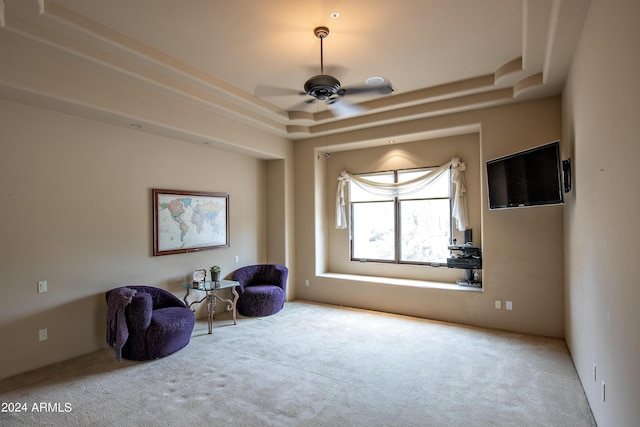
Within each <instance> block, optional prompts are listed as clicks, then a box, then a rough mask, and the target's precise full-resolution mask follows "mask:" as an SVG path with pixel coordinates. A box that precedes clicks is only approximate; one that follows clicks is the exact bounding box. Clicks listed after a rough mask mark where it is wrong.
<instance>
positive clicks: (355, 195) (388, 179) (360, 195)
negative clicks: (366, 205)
mask: <svg viewBox="0 0 640 427" xmlns="http://www.w3.org/2000/svg"><path fill="white" fill-rule="evenodd" d="M358 176H360V177H362V178H364V179H368V180H369V181H373V182H384V183H392V182H393V179H394V178H393V173H392V172H385V173H376V174H362V175H358ZM391 199H392V198H391V197H389V196H376V195H375V194H371V193H369V192H368V191H365V190H363V189H362V188H360V186H359V185H358V184H356V183H354V182H352V181H349V201H350V202H374V201H378V200H391Z"/></svg>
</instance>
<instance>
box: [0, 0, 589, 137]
mask: <svg viewBox="0 0 640 427" xmlns="http://www.w3.org/2000/svg"><path fill="white" fill-rule="evenodd" d="M106 3H108V4H99V5H98V4H96V5H87V4H86V3H83V2H81V1H80V0H57V1H53V0H28V1H25V0H0V37H1V36H2V33H11V34H13V35H14V37H18V38H24V39H28V40H30V41H32V42H34V43H38V44H41V45H43V46H47V47H49V48H53V49H56V50H57V51H59V52H62V53H64V54H65V55H68V56H70V57H73V58H76V59H79V60H82V61H85V62H86V63H88V64H90V65H91V66H92V67H96V68H98V69H100V70H102V72H104V73H105V74H106V75H107V76H110V78H112V79H130V80H131V81H135V82H136V84H139V85H141V86H143V87H146V88H147V89H148V90H152V91H158V92H161V93H163V94H165V95H167V96H168V97H169V98H173V99H175V100H177V101H178V102H189V103H191V104H194V105H199V106H200V108H203V109H204V110H207V111H211V112H216V113H218V114H223V115H225V116H227V117H232V118H233V119H234V120H237V121H239V122H241V123H244V124H247V125H249V126H252V127H255V128H257V129H261V130H263V131H266V132H269V133H272V134H273V135H276V136H279V137H284V138H287V139H293V140H296V139H306V138H312V137H313V136H314V135H317V134H318V133H320V132H329V133H334V134H335V133H344V132H351V131H355V130H358V129H362V128H366V127H372V126H384V125H390V124H396V123H402V122H406V121H410V120H416V119H419V118H427V117H434V116H438V115H444V114H450V113H452V112H459V111H467V110H469V109H474V108H479V107H484V106H491V105H502V104H505V103H510V102H518V101H521V100H528V99H535V98H542V97H547V96H552V95H557V94H558V93H559V88H561V87H562V84H563V81H564V78H565V77H566V72H567V70H568V67H569V65H570V62H571V56H572V54H573V49H574V48H575V45H574V44H575V42H577V39H578V37H579V31H580V29H581V26H582V21H583V20H584V17H585V16H586V10H587V9H588V4H589V2H588V0H585V1H580V0H540V1H530V0H522V1H520V2H518V1H516V2H513V1H512V0H509V1H505V0H491V1H490V2H488V3H486V4H485V5H478V3H481V2H471V1H468V0H467V1H461V4H464V5H465V6H466V7H467V8H472V9H471V10H468V11H466V12H467V13H469V14H473V13H476V14H477V15H478V16H480V17H484V18H485V19H487V21H488V22H491V20H492V19H494V20H495V18H491V13H493V14H495V15H500V14H504V17H505V20H504V22H503V21H501V20H495V22H500V23H501V25H504V28H505V30H504V34H505V35H509V34H510V35H512V36H513V35H515V34H518V33H519V36H520V38H521V43H520V48H519V49H517V48H516V49H514V43H513V40H506V39H505V40H504V45H503V44H502V43H500V44H499V45H496V46H492V47H491V48H489V49H488V50H487V52H488V53H487V55H486V56H487V61H486V62H487V63H488V62H489V61H490V59H489V58H490V57H491V55H492V54H493V57H494V58H497V57H499V55H495V52H498V53H503V52H504V53H506V54H507V55H509V56H506V55H505V54H504V53H503V56H502V57H503V60H502V61H500V62H498V63H495V62H496V61H495V59H494V60H493V61H494V65H493V71H492V72H489V73H484V74H478V75H475V76H473V75H471V76H468V77H466V78H463V79H457V80H454V81H443V82H441V83H439V84H431V85H430V84H427V85H426V86H424V87H420V86H418V87H405V86H406V85H405V83H407V82H408V80H407V82H405V81H403V80H393V79H392V83H393V84H394V86H396V89H397V91H396V93H394V94H392V95H388V96H380V97H377V98H371V99H364V100H363V101H361V102H359V103H358V105H360V106H362V107H364V108H365V109H366V111H365V112H364V113H363V114H361V115H358V116H355V117H350V118H346V119H345V118H342V119H341V118H339V117H334V116H333V115H332V114H331V112H330V111H329V110H328V109H327V108H326V106H325V105H317V106H315V111H309V110H310V109H314V107H310V108H309V109H305V110H300V109H298V108H293V109H289V108H288V107H286V104H284V103H278V102H276V100H274V99H271V98H269V97H263V98H261V97H258V96H256V95H254V94H253V93H252V90H251V85H253V87H256V86H257V85H259V84H261V83H268V82H269V81H266V82H265V81H261V79H262V78H265V77H263V76H267V77H266V78H268V76H271V75H274V73H284V72H286V71H282V69H281V67H279V66H278V64H277V63H275V62H276V61H274V63H264V64H263V67H262V69H256V70H242V74H243V75H244V74H247V79H248V80H247V81H248V83H247V85H246V86H243V85H240V84H234V83H231V82H230V80H233V78H234V77H235V76H232V75H226V78H225V75H224V73H221V74H220V75H218V74H217V73H216V70H215V69H212V68H207V67H205V66H203V65H202V64H204V63H206V61H205V60H203V61H202V63H196V61H191V62H190V61H189V60H186V59H185V58H186V57H187V55H185V56H184V57H179V56H180V55H179V54H176V51H175V50H173V51H172V49H171V48H170V47H171V40H169V39H168V38H169V37H170V35H167V36H166V37H164V38H163V37H161V36H160V35H159V34H154V37H151V38H150V39H149V40H142V38H136V37H135V36H133V35H131V34H134V33H135V31H133V30H135V29H136V28H138V29H139V27H135V26H133V27H132V26H131V25H134V24H135V20H134V19H131V23H128V24H126V23H121V22H120V21H115V20H113V19H108V17H106V16H105V17H104V18H103V14H101V13H100V12H101V11H102V8H107V9H108V8H110V7H120V6H122V5H136V6H138V5H139V3H140V2H139V1H138V2H137V1H135V0H133V1H131V2H130V3H127V2H125V1H124V0H122V1H120V0H118V1H113V2H106ZM241 3H243V2H242V1H240V2H238V7H240V6H241ZM316 3H318V4H319V2H316V1H313V0H311V1H310V3H309V5H308V7H310V8H311V7H314V6H313V5H315V6H318V4H316ZM361 3H362V0H354V2H353V5H350V6H348V7H353V8H354V10H355V8H357V7H360V8H361V7H362V5H363V4H364V3H362V4H361ZM163 4H164V5H166V2H159V3H158V7H154V8H149V9H147V10H146V12H147V13H148V20H147V21H146V22H148V23H151V22H156V21H153V18H154V17H156V18H158V19H160V18H162V19H163V20H159V21H157V22H170V23H171V24H172V25H176V26H179V25H182V21H180V20H179V18H178V17H171V16H168V15H163V13H165V12H163V10H164V9H163V8H162V7H161V6H162V5H163ZM408 4H410V5H411V7H412V8H415V9H416V10H418V9H419V10H426V11H428V12H430V13H432V14H435V12H434V11H437V6H440V7H443V8H444V7H448V5H446V2H442V1H437V0H411V1H409V2H408ZM449 4H450V3H449ZM293 5H294V2H293V0H276V1H275V2H274V3H273V4H272V5H271V6H272V7H275V8H278V6H281V7H282V8H284V7H285V6H287V7H293ZM445 5H446V6H445ZM491 5H494V6H495V5H499V6H501V7H503V8H504V10H502V9H499V8H497V7H496V10H492V11H487V10H486V9H487V8H489V7H491ZM92 7H94V8H95V10H94V9H92ZM185 7H187V6H186V5H185ZM193 7H194V8H196V6H195V5H194V6H193ZM198 7H204V6H198ZM262 7H263V6H262V5H261V6H259V8H262ZM345 7H347V6H345ZM75 8H77V10H76V9H75ZM224 8H225V10H226V11H227V12H229V13H234V9H233V6H232V5H225V6H224ZM107 9H105V10H107ZM134 9H135V8H133V9H132V10H134ZM507 9H508V10H507ZM260 10H262V9H260ZM349 10H351V9H349ZM447 10H448V9H447ZM358 11H362V10H361V9H358ZM126 12H128V10H126V8H125V10H123V12H122V13H126ZM183 12H184V11H183ZM235 12H237V13H239V11H235ZM258 12H259V11H256V15H257V16H256V17H251V16H249V17H247V18H246V19H247V20H248V21H249V22H256V21H259V19H261V18H260V17H259V16H258V15H259V14H258ZM193 13H198V10H196V9H194V10H193ZM362 13H364V11H362ZM366 13H367V16H368V14H371V16H372V17H377V16H376V15H375V14H374V12H371V11H369V10H367V11H366ZM390 13H391V12H390ZM393 13H398V14H399V13H400V12H393ZM457 13H461V12H460V11H458V12H457ZM90 15H93V16H90ZM111 15H113V16H118V14H117V13H115V12H114V13H113V14H111ZM250 15H251V14H250ZM346 15H347V18H345V20H347V19H348V16H349V15H348V14H346ZM461 15H462V13H461ZM465 16H466V14H465ZM571 16H575V17H576V18H575V20H577V21H580V22H577V23H576V22H573V21H571V19H572V18H571ZM266 18H271V16H269V17H266ZM372 19H373V18H372ZM429 19H430V16H429V14H428V15H425V20H426V21H425V27H426V26H428V25H429V24H430V23H433V25H437V22H434V21H429ZM465 19H466V18H465ZM121 21H125V19H122V20H121ZM196 21H197V22H200V20H198V19H194V24H193V25H194V26H196V25H198V24H197V23H196ZM346 22H351V21H346ZM363 22H366V21H363ZM469 22H472V21H469ZM116 23H117V24H119V25H120V24H121V25H120V28H116V25H115V24H116ZM351 23H353V22H351ZM128 25H129V26H128ZM145 25H148V24H145ZM221 25H222V24H221ZM264 25H265V26H266V25H267V23H265V24H264ZM336 25H337V24H336ZM345 25H346V24H345ZM358 25H359V26H360V27H359V28H357V29H358V30H359V33H358V34H359V35H360V39H362V40H360V39H358V41H357V43H360V45H363V42H364V41H366V40H367V39H368V37H367V31H376V28H375V27H373V26H371V28H365V27H366V24H358ZM236 26H238V24H235V25H234V24H228V25H226V26H225V27H224V28H221V31H222V32H223V34H222V36H223V37H225V38H228V39H229V43H230V44H232V45H233V44H234V43H241V42H240V41H238V42H234V41H233V40H234V39H242V37H241V36H240V35H241V34H242V30H241V29H238V30H237V32H236V31H235V30H234V27H236ZM438 27H439V28H440V27H442V26H438ZM251 28H252V27H251ZM265 28H266V29H265V30H264V32H265V33H267V34H268V35H271V34H277V36H278V37H280V36H281V35H282V34H278V30H279V28H281V29H282V33H283V34H284V33H286V32H287V31H289V30H288V29H287V28H286V27H283V26H280V27H279V26H277V25H274V26H273V28H268V27H265ZM442 28H444V27H442ZM178 29H181V28H178ZM339 29H340V27H339ZM355 29H356V28H355V27H354V28H353V29H351V31H352V33H353V34H355V33H356V31H355ZM518 29H519V31H518ZM151 30H152V29H149V31H151ZM182 30H184V31H187V28H183V29H182ZM341 30H342V31H341V32H340V31H337V33H338V34H336V35H334V34H332V36H331V37H335V38H338V37H342V39H338V40H340V42H339V41H336V42H335V43H334V44H333V45H331V48H332V49H334V50H336V51H339V52H338V53H342V52H341V51H340V48H341V46H340V44H341V42H342V41H344V40H346V41H349V42H351V41H352V39H355V38H356V35H352V33H349V32H348V31H347V30H345V29H341ZM458 30H459V32H461V35H460V39H461V40H464V36H465V35H466V33H465V31H466V29H465V28H464V26H460V28H459V29H458ZM489 30H491V29H487V31H489ZM158 31H162V28H158ZM195 31H205V29H203V28H196V29H194V32H195ZM225 31H226V32H228V34H227V33H225ZM247 31H249V30H247ZM251 31H256V30H253V29H251ZM428 31H429V29H428V28H424V29H423V28H416V33H417V34H415V35H414V38H415V37H428V36H427V34H429V33H428ZM142 32H143V33H144V31H142ZM309 32H310V30H309ZM423 32H424V34H423ZM298 33H300V31H299V30H298V29H296V42H298V40H297V38H299V37H301V36H298V35H297V34H298ZM405 33H406V32H403V31H401V30H400V29H396V30H394V29H391V28H387V31H386V37H385V38H384V39H383V40H384V41H386V40H390V41H392V42H393V43H396V45H398V46H402V45H403V43H404V44H406V45H407V46H415V43H414V42H411V43H409V39H406V38H405V39H402V37H406V35H405ZM274 37H275V36H274ZM302 37H304V36H302ZM468 37H472V38H473V37H479V35H478V34H475V35H474V34H471V33H469V35H468ZM308 38H309V40H307V39H306V38H305V39H304V40H302V41H300V43H304V44H305V46H306V47H307V50H314V49H315V45H314V44H313V43H314V42H315V40H312V35H309V37H308ZM371 39H373V38H372V37H371ZM265 40H266V41H264V42H263V43H262V44H261V45H267V44H268V43H271V41H270V40H268V38H266V37H265ZM425 41H429V42H431V39H427V38H425ZM256 43H257V42H256ZM451 43H454V41H451ZM346 44H347V43H345V45H346ZM428 44H429V45H432V44H433V43H428ZM418 46H419V44H418ZM453 46H454V45H452V48H451V49H454V48H453ZM515 46H517V45H515ZM230 47H231V46H230ZM245 48H247V46H245V45H240V44H237V45H235V49H236V50H237V51H238V52H239V54H242V52H245V50H246V49H245ZM412 48H413V47H412ZM325 49H330V46H326V47H325ZM425 49H427V46H426V45H425ZM432 49H435V48H432ZM451 49H450V50H449V51H450V52H451V51H453V52H455V50H451ZM232 50H233V49H232ZM291 50H292V51H295V49H294V48H293V45H292V48H291ZM435 51H436V50H434V52H435ZM494 51H495V52H494ZM202 52H203V54H210V51H209V50H203V51H202ZM437 52H447V50H446V49H445V50H441V51H437ZM277 53H278V54H279V57H282V58H284V57H285V56H287V54H286V51H282V52H281V51H277ZM381 53H382V54H383V55H386V56H388V58H389V61H394V60H396V59H394V58H395V57H394V56H393V55H396V53H394V52H390V53H388V54H387V53H386V51H382V52H381ZM416 53H417V52H416ZM291 56H295V55H293V54H292V55H291ZM413 56H414V57H416V55H415V54H414V55H413ZM567 56H568V57H567ZM287 57H288V56H287ZM349 58H350V61H351V64H350V67H353V68H364V67H365V65H363V63H364V62H366V61H364V62H363V59H362V58H360V56H359V55H357V54H356V55H351V56H349ZM398 58H399V59H397V60H396V61H397V62H398V63H399V64H398V65H397V67H405V68H406V67H412V66H413V65H412V64H411V63H410V62H406V61H404V62H403V61H402V57H400V56H398ZM227 59H232V58H231V57H227ZM245 59H247V58H245ZM365 59H368V58H365ZM456 60H457V59H456ZM292 61H296V60H295V59H292ZM230 62H233V61H232V60H231V61H230ZM300 62H302V60H300ZM454 62H455V61H454ZM448 66H450V65H448V63H446V62H442V61H441V62H437V63H433V65H432V67H433V69H434V70H436V69H437V70H438V72H439V73H441V74H446V73H445V72H444V71H445V70H446V67H448ZM451 66H452V65H451ZM440 68H442V70H440ZM470 68H473V67H471V66H470ZM272 70H273V71H272ZM276 70H277V71H276ZM429 71H430V70H429V69H428V68H427V69H426V70H425V71H424V72H422V71H420V70H416V71H413V73H414V74H418V76H417V77H419V73H427V74H428V73H429ZM296 72H297V71H296ZM252 73H253V74H252ZM238 74H240V73H238ZM427 74H425V76H427ZM450 74H451V76H456V75H462V74H464V73H461V72H460V70H458V69H452V72H451V73H450ZM252 76H253V80H251V78H252ZM243 78H244V77H243ZM238 79H240V77H238ZM296 80H297V77H296V78H294V77H293V73H292V78H291V79H290V81H296ZM238 81H240V80H238ZM417 81H419V79H418V80H417ZM424 81H425V82H428V81H429V79H428V78H425V79H424ZM0 84H3V85H4V86H6V87H13V96H17V92H16V91H18V92H19V90H18V88H19V87H20V85H18V84H12V83H11V82H6V81H5V82H0ZM241 86H242V87H241ZM294 87H295V86H294ZM26 92H27V91H25V98H29V97H28V96H27V95H26ZM43 95H44V96H45V97H46V96H47V95H46V94H43ZM51 96H53V95H51ZM35 98H37V97H31V102H34V99H35ZM96 102H97V104H96V105H93V106H92V105H85V103H83V102H82V101H81V100H77V104H78V108H95V109H96V110H99V109H100V108H101V106H100V105H99V101H96ZM64 103H69V104H73V103H74V100H73V99H65V100H64ZM178 133H179V132H178Z"/></svg>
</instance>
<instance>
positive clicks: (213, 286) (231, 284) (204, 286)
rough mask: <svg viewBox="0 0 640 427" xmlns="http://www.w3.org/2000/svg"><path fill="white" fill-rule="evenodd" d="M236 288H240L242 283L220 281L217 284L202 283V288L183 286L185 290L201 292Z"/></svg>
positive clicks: (187, 284)
mask: <svg viewBox="0 0 640 427" xmlns="http://www.w3.org/2000/svg"><path fill="white" fill-rule="evenodd" d="M236 286H240V283H239V282H236V281H234V280H219V281H217V282H211V281H206V282H204V283H201V284H200V286H195V285H193V284H191V283H185V284H184V285H182V287H183V288H185V289H198V290H200V291H210V290H214V291H215V290H217V289H228V288H235V287H236Z"/></svg>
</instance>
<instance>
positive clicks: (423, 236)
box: [400, 199, 451, 263]
mask: <svg viewBox="0 0 640 427" xmlns="http://www.w3.org/2000/svg"><path fill="white" fill-rule="evenodd" d="M450 232H451V217H450V211H449V199H436V200H404V201H401V202H400V260H401V261H408V262H429V263H432V262H438V263H446V262H447V257H448V256H449V250H448V249H447V247H448V245H449V234H450Z"/></svg>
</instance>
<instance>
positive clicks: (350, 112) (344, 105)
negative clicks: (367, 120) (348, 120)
mask: <svg viewBox="0 0 640 427" xmlns="http://www.w3.org/2000/svg"><path fill="white" fill-rule="evenodd" d="M327 105H328V106H329V109H330V110H331V112H332V113H333V115H334V116H336V117H351V116H355V115H358V114H361V113H364V112H365V111H367V109H366V108H364V107H363V106H361V105H355V104H351V103H349V102H347V101H345V100H344V99H333V100H331V101H329V102H328V103H327Z"/></svg>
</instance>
